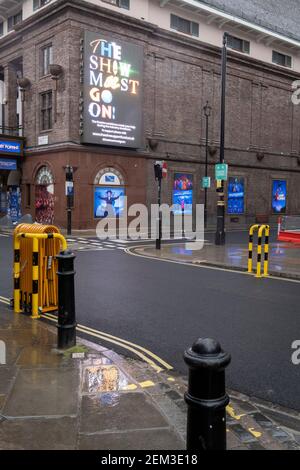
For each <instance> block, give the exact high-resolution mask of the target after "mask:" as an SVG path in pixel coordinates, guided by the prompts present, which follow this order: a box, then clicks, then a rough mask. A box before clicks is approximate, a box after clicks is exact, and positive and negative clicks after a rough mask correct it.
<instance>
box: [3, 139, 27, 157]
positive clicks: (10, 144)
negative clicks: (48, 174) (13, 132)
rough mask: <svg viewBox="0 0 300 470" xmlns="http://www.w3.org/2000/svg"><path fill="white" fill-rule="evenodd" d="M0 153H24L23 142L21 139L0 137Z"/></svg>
mask: <svg viewBox="0 0 300 470" xmlns="http://www.w3.org/2000/svg"><path fill="white" fill-rule="evenodd" d="M0 154H3V155H23V142H21V141H19V140H8V139H0Z"/></svg>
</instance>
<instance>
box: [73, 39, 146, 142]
mask: <svg viewBox="0 0 300 470" xmlns="http://www.w3.org/2000/svg"><path fill="white" fill-rule="evenodd" d="M143 57H144V52H143V47H141V46H138V45H136V44H131V43H130V44H129V43H127V42H124V41H120V40H117V39H112V38H109V37H106V35H105V34H103V33H94V32H88V31H87V32H85V36H84V46H83V61H82V67H83V70H82V72H81V76H82V77H83V98H82V103H81V104H82V106H83V108H82V113H81V124H80V126H81V141H82V142H84V143H90V144H97V145H109V146H117V147H131V148H138V147H140V146H141V131H142V71H143Z"/></svg>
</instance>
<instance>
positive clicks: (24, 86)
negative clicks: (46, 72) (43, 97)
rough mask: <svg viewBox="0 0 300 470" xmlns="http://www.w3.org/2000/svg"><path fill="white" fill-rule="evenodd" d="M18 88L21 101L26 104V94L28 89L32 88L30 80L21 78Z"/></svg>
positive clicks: (18, 81)
mask: <svg viewBox="0 0 300 470" xmlns="http://www.w3.org/2000/svg"><path fill="white" fill-rule="evenodd" d="M17 84H18V87H19V88H20V92H21V100H22V101H23V102H24V101H25V92H26V89H27V88H29V86H30V80H29V79H28V78H25V77H20V78H18V80H17Z"/></svg>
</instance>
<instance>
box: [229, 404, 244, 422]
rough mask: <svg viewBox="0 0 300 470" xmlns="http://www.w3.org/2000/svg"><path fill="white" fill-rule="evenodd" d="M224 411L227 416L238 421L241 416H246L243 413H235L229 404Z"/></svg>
mask: <svg viewBox="0 0 300 470" xmlns="http://www.w3.org/2000/svg"><path fill="white" fill-rule="evenodd" d="M226 411H227V413H228V414H229V416H231V418H234V419H236V420H237V421H239V420H240V419H241V418H242V417H243V416H246V415H245V414H242V415H236V414H235V411H234V409H233V407H232V406H230V405H228V406H227V408H226Z"/></svg>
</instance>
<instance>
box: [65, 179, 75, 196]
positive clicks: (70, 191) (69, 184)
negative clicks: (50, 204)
mask: <svg viewBox="0 0 300 470" xmlns="http://www.w3.org/2000/svg"><path fill="white" fill-rule="evenodd" d="M66 196H69V197H72V196H74V182H73V181H66Z"/></svg>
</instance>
